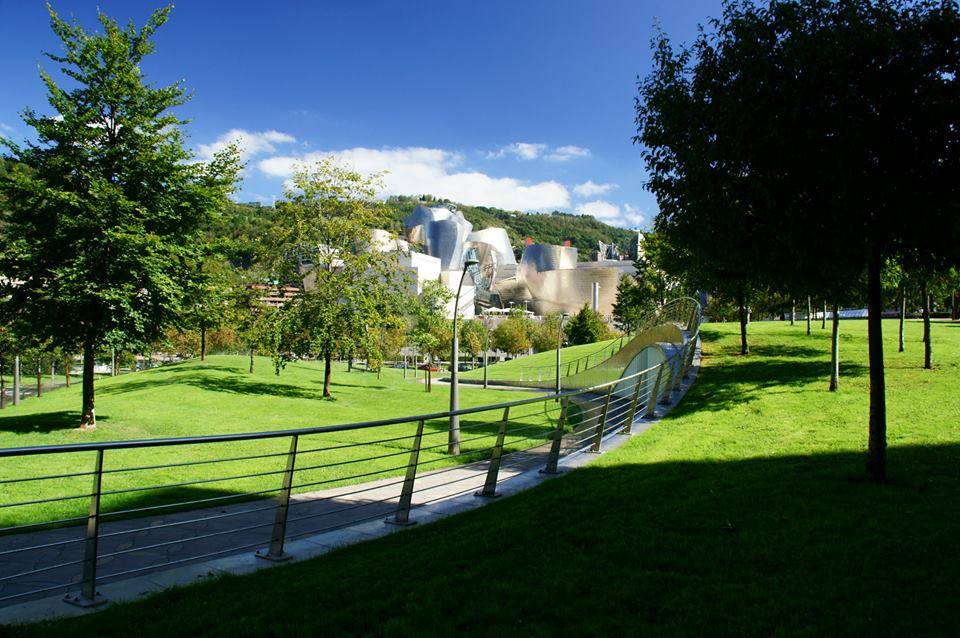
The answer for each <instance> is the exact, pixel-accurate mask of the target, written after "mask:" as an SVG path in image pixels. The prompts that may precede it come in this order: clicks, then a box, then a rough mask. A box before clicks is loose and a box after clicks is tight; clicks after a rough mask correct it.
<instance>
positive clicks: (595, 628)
mask: <svg viewBox="0 0 960 638" xmlns="http://www.w3.org/2000/svg"><path fill="white" fill-rule="evenodd" d="M865 328H866V326H865V323H864V322H849V323H846V324H844V331H845V332H844V338H843V343H842V346H841V348H842V350H841V352H842V356H843V362H844V365H843V375H844V377H843V379H842V383H843V385H842V391H841V392H840V393H837V394H831V393H828V392H826V390H825V388H826V383H827V380H826V375H827V372H828V358H827V356H826V353H827V351H828V348H827V346H828V344H829V339H828V337H827V335H826V333H825V332H820V331H819V330H818V331H817V332H816V333H815V334H814V335H813V336H812V337H806V336H805V335H804V334H803V328H802V327H800V326H797V327H795V328H791V327H789V326H786V325H784V324H753V325H752V326H751V332H752V335H753V352H754V354H753V355H752V356H750V357H747V358H741V357H739V356H736V355H735V352H736V326H735V325H734V324H727V325H712V326H705V327H704V335H705V338H706V343H705V350H706V359H705V367H704V369H703V370H702V375H701V377H700V379H699V380H698V382H697V384H696V385H695V386H694V388H693V389H692V391H691V392H690V393H689V394H688V395H687V397H686V398H685V399H684V401H683V403H682V404H681V406H680V407H679V409H677V410H676V411H674V412H673V413H672V414H671V415H670V416H669V417H668V418H666V419H664V420H663V421H662V422H661V423H660V424H659V425H657V426H656V427H655V428H653V430H651V431H650V432H647V433H645V434H643V435H642V436H638V437H637V438H635V439H634V440H633V441H632V442H631V443H630V444H628V445H626V446H624V447H622V448H620V449H619V450H617V451H615V452H613V453H611V454H608V455H606V456H604V457H601V458H600V459H598V462H597V463H595V464H594V465H592V466H590V467H588V468H586V469H583V470H578V471H576V472H573V473H571V474H569V475H566V476H564V477H562V478H560V479H558V480H555V481H551V482H549V483H547V484H545V485H543V486H540V487H538V488H536V489H534V490H531V491H529V492H526V493H524V494H521V495H519V496H516V497H513V498H509V499H505V500H503V501H501V502H497V503H495V504H493V505H491V506H490V507H487V508H484V509H482V510H478V511H474V512H470V513H467V514H464V515H460V516H456V517H454V518H451V519H447V520H444V521H441V522H439V523H437V524H434V525H429V526H424V527H423V528H419V529H417V528H414V529H412V530H410V531H409V532H404V533H401V534H398V535H393V536H390V537H387V538H384V539H380V540H377V541H373V542H369V543H365V544H361V545H357V546H352V547H348V548H344V549H342V550H340V551H337V552H335V553H333V554H330V555H328V556H325V557H322V558H320V559H317V560H313V561H308V562H304V563H300V564H294V565H289V566H284V567H280V568H277V569H274V570H270V571H266V572H260V573H258V574H254V575H251V576H246V577H230V578H225V579H222V580H218V581H215V582H211V583H206V584H203V585H199V586H196V587H193V588H189V589H181V590H172V591H169V592H166V593H164V594H162V595H160V596H159V597H156V598H152V599H150V600H148V601H145V602H142V603H139V604H135V605H126V606H117V607H116V608H113V609H108V610H106V611H105V612H103V613H101V614H97V615H95V616H91V617H88V618H85V619H80V620H73V621H66V622H61V623H55V624H51V625H46V626H41V627H34V628H32V629H31V630H30V631H27V632H25V633H27V634H29V635H51V636H52V635H57V636H62V635H66V634H69V633H73V634H89V635H93V634H96V635H99V636H111V635H126V632H127V631H128V628H129V627H131V626H134V625H135V626H137V627H138V633H139V634H142V635H170V634H189V633H195V634H204V635H218V636H219V635H224V636H226V635H230V636H237V635H318V634H320V633H323V634H334V633H354V634H364V633H367V634H383V633H390V634H406V635H413V634H416V635H437V634H450V633H453V631H456V630H460V631H467V632H471V633H478V634H485V635H494V634H500V635H504V634H506V635H516V634H523V635H554V634H590V635H605V634H610V633H614V632H618V633H625V634H626V633H629V634H631V635H635V634H638V633H643V632H645V631H646V632H657V633H661V634H662V633H666V634H671V635H703V634H705V633H706V634H711V635H721V634H725V635H738V636H740V635H763V636H770V635H774V636H776V635H809V636H818V635H850V636H862V635H918V634H927V635H931V634H936V635H948V634H950V633H952V632H954V631H955V629H956V626H957V623H958V622H960V608H958V606H957V605H956V600H957V596H958V595H960V585H958V579H957V574H958V568H960V564H958V553H957V551H956V547H957V545H956V539H957V537H958V535H960V508H958V502H960V499H958V497H960V472H958V467H960V423H958V420H957V415H958V414H960V392H958V388H960V370H958V365H960V325H947V324H938V325H936V326H935V329H934V333H933V334H934V344H935V353H936V360H937V362H938V363H937V369H935V370H933V371H924V370H921V369H919V367H918V361H919V360H920V358H921V345H920V343H919V335H920V332H919V326H918V324H915V323H911V324H910V325H909V326H908V328H909V332H908V337H909V342H908V348H909V350H908V352H907V353H905V354H898V353H896V352H895V341H894V337H895V335H894V333H893V331H894V324H893V323H892V322H891V323H888V324H887V325H886V328H887V334H886V347H887V353H886V359H887V362H888V377H887V378H888V407H889V434H890V444H891V450H890V455H889V463H890V468H889V469H890V471H889V473H890V477H891V479H890V482H889V483H887V484H884V485H873V484H868V483H865V482H863V481H861V480H860V477H862V476H863V467H864V455H863V452H864V447H865V442H866V427H865V423H866V416H867V379H866V369H865V365H866V339H865Z"/></svg>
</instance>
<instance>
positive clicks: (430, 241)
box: [403, 206, 473, 270]
mask: <svg viewBox="0 0 960 638" xmlns="http://www.w3.org/2000/svg"><path fill="white" fill-rule="evenodd" d="M403 224H404V226H405V227H406V228H407V239H409V240H410V241H411V242H415V243H419V244H422V245H423V247H424V251H425V252H426V253H427V254H428V255H430V256H432V257H437V258H439V259H440V268H441V269H442V270H460V269H461V268H462V267H463V251H464V245H465V244H466V241H467V236H468V235H469V234H470V231H471V230H473V224H471V223H470V222H468V221H467V220H466V219H464V217H463V213H461V212H459V211H451V210H450V209H448V208H442V207H438V208H427V207H425V206H417V207H416V208H415V209H414V210H413V212H412V213H410V215H408V216H407V218H406V219H405V220H404V221H403Z"/></svg>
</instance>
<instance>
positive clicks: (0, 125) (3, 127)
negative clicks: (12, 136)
mask: <svg viewBox="0 0 960 638" xmlns="http://www.w3.org/2000/svg"><path fill="white" fill-rule="evenodd" d="M0 131H3V132H4V133H13V127H12V126H10V125H9V124H6V123H4V122H0Z"/></svg>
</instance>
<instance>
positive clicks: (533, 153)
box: [487, 142, 547, 160]
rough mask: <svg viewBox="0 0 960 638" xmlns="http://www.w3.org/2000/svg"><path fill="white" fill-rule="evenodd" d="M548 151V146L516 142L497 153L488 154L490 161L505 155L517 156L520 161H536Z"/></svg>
mask: <svg viewBox="0 0 960 638" xmlns="http://www.w3.org/2000/svg"><path fill="white" fill-rule="evenodd" d="M545 150H547V145H546V144H534V143H532V142H514V143H513V144H508V145H507V146H504V147H502V148H500V149H498V150H496V151H493V152H490V153H487V158H488V159H497V158H500V157H504V156H505V155H515V156H516V157H519V158H520V159H524V160H534V159H537V158H538V157H540V155H541V154H542V153H543V152H544V151H545Z"/></svg>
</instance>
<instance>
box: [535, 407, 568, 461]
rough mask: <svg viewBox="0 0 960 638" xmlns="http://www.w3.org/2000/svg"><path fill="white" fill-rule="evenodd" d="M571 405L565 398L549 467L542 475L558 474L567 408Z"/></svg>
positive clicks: (555, 432)
mask: <svg viewBox="0 0 960 638" xmlns="http://www.w3.org/2000/svg"><path fill="white" fill-rule="evenodd" d="M569 403H570V397H564V398H563V402H562V403H561V404H560V406H561V407H560V418H559V419H557V429H556V430H555V431H554V433H553V442H552V443H551V444H550V454H549V455H548V456H547V465H546V467H544V468H543V469H542V470H540V473H541V474H556V473H557V464H558V463H559V462H560V442H561V440H562V439H563V428H564V426H566V423H567V406H568V405H569Z"/></svg>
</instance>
